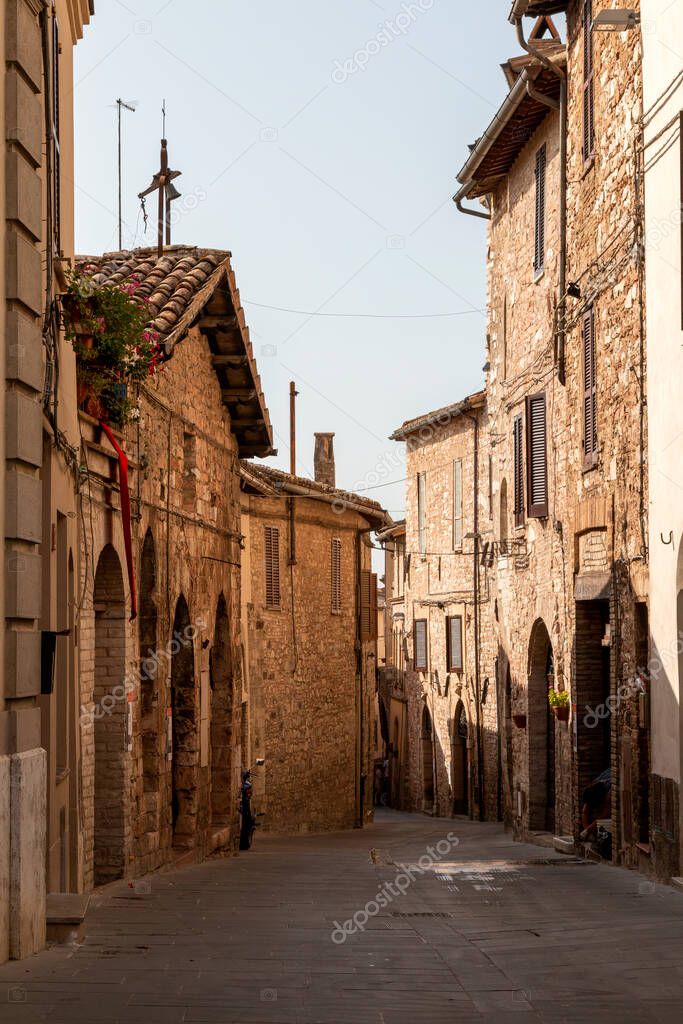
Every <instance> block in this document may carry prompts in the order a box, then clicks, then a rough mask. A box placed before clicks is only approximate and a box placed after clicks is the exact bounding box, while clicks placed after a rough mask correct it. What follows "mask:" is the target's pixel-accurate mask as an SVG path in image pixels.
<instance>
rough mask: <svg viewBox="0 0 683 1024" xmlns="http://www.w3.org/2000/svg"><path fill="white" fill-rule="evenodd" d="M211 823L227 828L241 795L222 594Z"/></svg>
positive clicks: (214, 673) (216, 640)
mask: <svg viewBox="0 0 683 1024" xmlns="http://www.w3.org/2000/svg"><path fill="white" fill-rule="evenodd" d="M211 691H212V693H211V823H212V824H213V825H227V824H228V822H229V821H230V818H231V810H232V808H233V805H235V806H236V804H237V793H235V794H234V799H233V794H231V788H232V707H233V679H232V657H231V651H230V629H229V622H228V608H227V605H226V603H225V598H224V597H223V595H222V594H221V596H220V597H219V599H218V606H217V608H216V623H215V627H214V637H213V647H212V648H211Z"/></svg>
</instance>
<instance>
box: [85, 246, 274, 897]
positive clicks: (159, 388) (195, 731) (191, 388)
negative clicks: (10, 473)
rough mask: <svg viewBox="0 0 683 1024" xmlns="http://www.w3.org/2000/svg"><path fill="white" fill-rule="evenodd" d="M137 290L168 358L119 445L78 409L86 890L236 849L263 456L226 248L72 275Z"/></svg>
mask: <svg viewBox="0 0 683 1024" xmlns="http://www.w3.org/2000/svg"><path fill="white" fill-rule="evenodd" d="M81 266H82V267H83V268H84V269H87V272H89V273H90V274H91V275H92V278H93V282H94V284H95V286H100V285H103V284H116V285H123V286H125V285H127V284H130V283H131V282H134V284H135V289H136V290H135V294H136V296H138V297H139V298H141V299H145V300H147V301H148V303H149V310H150V324H151V326H152V327H153V329H154V330H156V331H157V332H158V334H159V337H160V340H161V342H162V343H163V345H164V348H165V352H166V354H167V357H168V358H167V361H166V362H165V364H164V367H163V369H162V370H161V371H159V372H158V373H157V374H156V375H155V376H154V377H152V378H150V379H149V381H148V383H146V384H145V385H143V386H142V387H141V389H140V394H139V419H137V421H134V422H131V423H130V425H129V426H127V427H126V428H125V430H124V431H123V432H119V433H116V432H115V439H116V440H117V443H118V444H119V445H120V447H121V448H122V449H123V450H124V452H125V453H126V454H127V456H128V458H129V460H130V470H131V478H130V495H131V507H132V537H133V566H134V575H135V582H136V587H135V589H136V594H137V605H138V614H137V618H135V620H134V621H132V590H131V586H130V582H129V579H128V576H127V572H126V551H125V536H124V516H123V515H122V502H121V489H120V472H119V467H117V454H116V452H115V450H114V448H113V447H112V445H111V444H110V442H109V440H108V439H107V438H106V436H105V435H104V433H103V430H102V427H101V425H100V424H99V423H98V422H97V421H96V420H93V419H92V418H91V417H89V416H88V415H87V414H86V413H84V412H81V413H80V414H79V418H80V425H81V431H82V437H83V449H82V457H83V471H82V478H83V484H82V488H81V502H82V509H81V515H80V544H81V559H80V567H81V573H80V579H79V582H78V593H79V611H78V621H77V626H78V658H79V667H80V679H79V686H80V718H79V732H80V742H81V756H80V780H81V807H80V811H81V837H82V838H81V849H80V864H81V875H80V879H79V882H80V885H81V886H82V887H83V888H84V889H85V890H88V889H91V888H92V887H93V886H97V885H101V884H103V883H106V882H109V881H112V880H113V879H116V878H122V877H135V876H139V875H141V874H144V873H145V872H148V871H151V870H153V869H155V868H158V867H159V866H161V865H162V864H167V863H169V862H177V861H178V860H179V859H184V858H201V857H203V856H206V855H207V854H208V853H210V852H213V851H214V850H228V851H229V850H232V849H234V848H236V841H237V837H238V832H239V825H238V819H237V807H238V799H239V784H240V768H241V763H242V752H241V743H242V735H243V730H242V715H243V707H244V693H243V671H242V651H241V635H240V571H241V558H240V554H241V548H240V545H241V540H242V537H241V532H240V528H241V527H240V493H239V488H240V469H239V459H240V456H253V455H267V454H269V453H270V452H271V450H272V437H271V429H270V423H269V418H268V412H267V409H266V407H265V402H264V399H263V395H262V392H261V386H260V380H259V377H258V373H257V371H256V366H255V363H254V359H253V353H252V349H251V343H250V341H249V333H248V329H247V328H246V325H245V321H244V313H243V310H242V308H241V305H240V299H239V291H238V290H237V288H236V284H235V277H234V273H233V271H232V269H231V264H230V254H229V253H227V252H218V251H215V250H204V249H193V248H188V247H182V246H176V247H170V248H167V249H166V250H165V251H164V253H163V255H162V256H158V255H157V251H156V250H149V249H148V250H136V251H133V252H123V253H111V254H108V255H105V256H103V257H101V258H99V259H87V260H84V261H83V262H82V264H81Z"/></svg>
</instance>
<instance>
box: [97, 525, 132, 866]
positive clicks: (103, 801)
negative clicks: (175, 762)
mask: <svg viewBox="0 0 683 1024" xmlns="http://www.w3.org/2000/svg"><path fill="white" fill-rule="evenodd" d="M93 603H94V609H95V678H94V688H93V700H94V704H95V710H94V733H95V801H94V802H95V821H94V843H93V865H94V882H95V885H106V884H107V883H108V882H113V881H114V880H115V879H117V878H121V877H123V873H124V867H125V846H126V819H125V808H124V785H125V778H126V772H125V770H124V769H125V764H124V762H125V757H126V753H125V746H126V744H125V739H126V703H127V701H126V691H125V686H124V677H125V667H126V609H125V598H124V590H123V573H122V572H121V562H120V561H119V557H118V555H117V554H116V551H115V550H114V548H113V547H112V546H111V544H108V545H107V546H106V547H105V548H104V549H103V550H102V553H101V555H100V557H99V561H98V563H97V570H96V572H95V587H94V591H93Z"/></svg>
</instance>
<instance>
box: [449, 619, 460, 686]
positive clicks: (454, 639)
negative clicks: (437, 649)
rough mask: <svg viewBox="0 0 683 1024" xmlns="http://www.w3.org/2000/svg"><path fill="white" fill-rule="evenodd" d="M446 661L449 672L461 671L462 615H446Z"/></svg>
mask: <svg viewBox="0 0 683 1024" xmlns="http://www.w3.org/2000/svg"><path fill="white" fill-rule="evenodd" d="M446 662H447V666H448V671H449V672H462V669H463V657H462V615H449V616H447V617H446Z"/></svg>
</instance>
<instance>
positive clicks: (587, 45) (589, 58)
mask: <svg viewBox="0 0 683 1024" xmlns="http://www.w3.org/2000/svg"><path fill="white" fill-rule="evenodd" d="M592 24H593V4H592V2H591V0H584V3H583V159H584V163H587V162H588V161H589V160H591V159H592V157H593V154H594V153H595V69H594V67H593V33H592V31H591V25H592Z"/></svg>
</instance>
